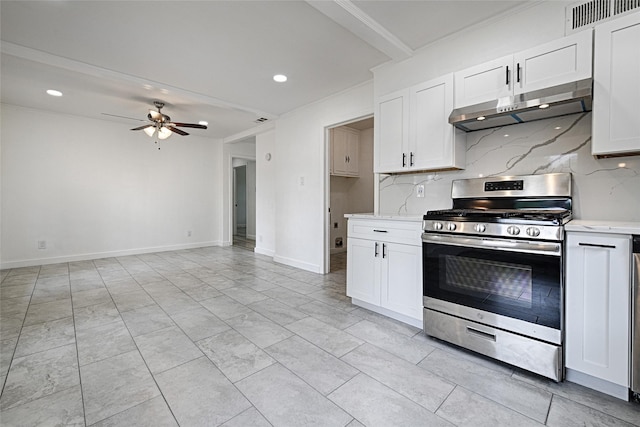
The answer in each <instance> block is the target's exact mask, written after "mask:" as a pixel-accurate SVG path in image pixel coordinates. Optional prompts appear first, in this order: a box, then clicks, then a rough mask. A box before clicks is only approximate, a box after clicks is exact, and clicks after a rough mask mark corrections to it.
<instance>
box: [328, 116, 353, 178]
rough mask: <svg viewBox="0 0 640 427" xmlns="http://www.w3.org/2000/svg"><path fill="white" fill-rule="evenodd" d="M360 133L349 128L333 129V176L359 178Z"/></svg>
mask: <svg viewBox="0 0 640 427" xmlns="http://www.w3.org/2000/svg"><path fill="white" fill-rule="evenodd" d="M359 144H360V132H358V131H357V130H355V129H350V128H347V127H339V128H334V129H331V175H337V176H351V177H357V176H358V174H359V170H358V156H359V148H360V145H359Z"/></svg>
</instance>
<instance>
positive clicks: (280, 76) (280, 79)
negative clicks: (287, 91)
mask: <svg viewBox="0 0 640 427" xmlns="http://www.w3.org/2000/svg"><path fill="white" fill-rule="evenodd" d="M273 80H274V81H276V82H278V83H284V82H286V81H287V76H285V75H284V74H276V75H275V76H273Z"/></svg>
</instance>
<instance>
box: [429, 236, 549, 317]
mask: <svg viewBox="0 0 640 427" xmlns="http://www.w3.org/2000/svg"><path fill="white" fill-rule="evenodd" d="M423 254H424V255H423V256H424V259H423V268H424V295H425V296H428V297H432V298H436V299H439V300H444V301H448V302H451V303H454V304H460V305H464V306H467V307H471V308H476V309H480V310H484V311H488V312H491V313H496V314H500V315H504V316H508V317H512V318H516V319H521V320H524V321H527V322H531V323H537V324H540V325H544V326H548V327H551V328H555V329H560V312H561V310H560V307H561V298H560V295H561V292H560V289H561V271H562V269H561V266H562V259H561V257H559V256H552V255H540V254H530V253H520V252H512V251H503V250H496V249H478V248H466V247H461V246H450V245H444V244H437V243H423Z"/></svg>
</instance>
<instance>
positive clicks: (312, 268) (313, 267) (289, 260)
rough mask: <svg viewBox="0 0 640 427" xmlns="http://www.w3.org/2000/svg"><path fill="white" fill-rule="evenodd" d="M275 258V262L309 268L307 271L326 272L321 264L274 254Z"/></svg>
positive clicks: (303, 268) (304, 268)
mask: <svg viewBox="0 0 640 427" xmlns="http://www.w3.org/2000/svg"><path fill="white" fill-rule="evenodd" d="M273 260H274V261H275V262H279V263H280V264H285V265H289V266H291V267H296V268H300V269H302V270H307V271H310V272H312V273H319V274H323V273H324V270H323V269H322V268H321V267H320V266H319V265H316V264H310V263H308V262H304V261H300V260H297V259H293V258H287V257H282V256H278V255H274V256H273Z"/></svg>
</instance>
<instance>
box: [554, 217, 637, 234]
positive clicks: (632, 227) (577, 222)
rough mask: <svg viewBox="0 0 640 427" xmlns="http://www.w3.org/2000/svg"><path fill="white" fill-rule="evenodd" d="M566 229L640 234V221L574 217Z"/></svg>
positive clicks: (566, 225)
mask: <svg viewBox="0 0 640 427" xmlns="http://www.w3.org/2000/svg"><path fill="white" fill-rule="evenodd" d="M564 229H565V231H585V232H590V233H610V234H640V221H605V220H586V219H574V220H571V221H569V222H568V223H567V224H565V226H564Z"/></svg>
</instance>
